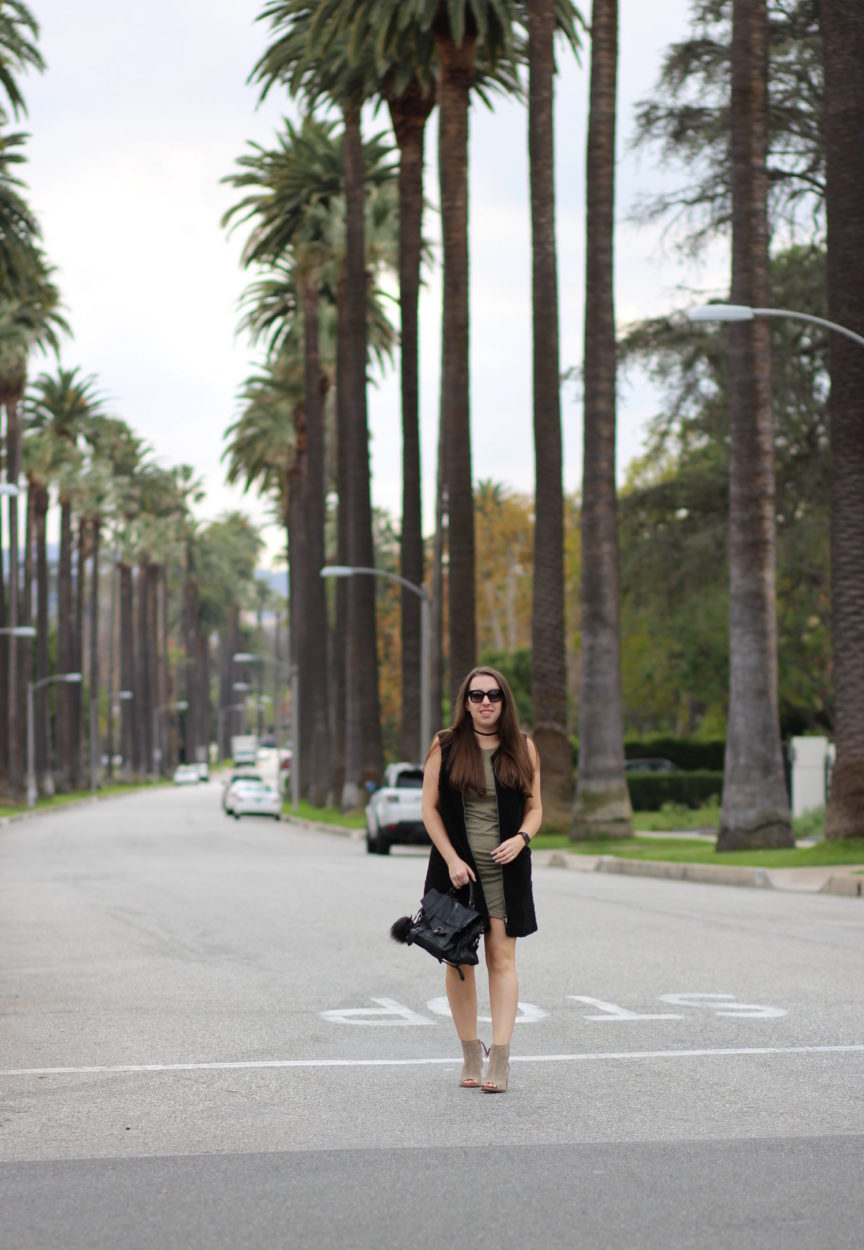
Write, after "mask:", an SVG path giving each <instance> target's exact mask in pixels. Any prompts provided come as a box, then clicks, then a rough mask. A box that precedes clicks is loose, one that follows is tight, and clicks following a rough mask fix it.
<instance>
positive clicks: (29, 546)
mask: <svg viewBox="0 0 864 1250" xmlns="http://www.w3.org/2000/svg"><path fill="white" fill-rule="evenodd" d="M36 491H37V487H36V484H35V483H34V482H33V481H32V480H30V481H28V483H27V520H26V523H25V536H24V596H23V598H22V600H21V607H20V611H19V616H20V620H21V624H22V625H32V624H33V582H34V559H33V544H34V540H35V530H36ZM32 680H33V641H32V639H30V638H24V639H22V640H21V688H20V690H19V691H18V718H19V719H18V723H19V725H21V727H22V731H23V735H24V742H23V747H24V767H25V770H26V769H28V768H29V764H30V760H29V757H28V755H27V735H28V733H29V726H28V724H27V714H28V709H27V704H28V702H29V700H28V698H27V685H28V682H31V681H32ZM33 732H34V746H35V732H36V724H35V719H34V724H33ZM35 763H36V760H35V752H34V760H33V764H34V769H35ZM27 783H28V785H29V776H28V778H27Z"/></svg>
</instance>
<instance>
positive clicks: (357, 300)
mask: <svg viewBox="0 0 864 1250" xmlns="http://www.w3.org/2000/svg"><path fill="white" fill-rule="evenodd" d="M344 142H345V200H346V208H345V219H346V225H345V233H346V243H345V253H346V278H347V307H346V326H345V331H346V343H345V373H346V380H345V383H346V384H345V394H344V399H345V403H346V411H347V424H348V430H349V439H348V448H349V484H348V507H349V513H350V518H351V520H350V539H349V542H350V561H349V563H350V564H352V565H355V566H360V567H363V568H372V567H374V564H375V550H374V544H373V539H372V498H371V480H370V477H371V475H370V469H369V421H368V413H367V407H366V357H367V340H366V285H367V284H366V246H365V242H364V223H363V201H364V164H363V143H362V139H361V135H360V116H359V113H358V112H355V111H353V110H346V113H345V140H344ZM375 592H376V579H375V578H374V577H365V576H364V577H353V578H352V579H351V580H350V582H349V584H348V604H349V608H348V614H349V615H348V636H349V639H350V643H349V646H350V648H351V649H350V651H349V654H350V656H351V658H352V660H353V664H349V666H348V670H347V676H346V680H347V681H348V684H349V689H351V688H353V697H354V698H356V718H355V717H352V718H351V722H350V723H349V725H348V736H349V739H351V738H353V739H354V740H353V742H350V741H349V743H348V744H347V746H346V769H345V785H344V786H343V791H342V804H343V806H352V807H354V806H356V805H357V802H358V798H359V795H360V793H362V792H363V791H364V790H365V785H366V782H370V781H371V782H376V783H377V781H378V779H379V778H380V776H381V768H382V757H381V708H380V702H379V695H378V639H377V623H376V614H375ZM348 697H349V700H350V698H351V697H352V694H351V693H349V696H348Z"/></svg>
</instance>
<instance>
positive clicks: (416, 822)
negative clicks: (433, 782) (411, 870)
mask: <svg viewBox="0 0 864 1250" xmlns="http://www.w3.org/2000/svg"><path fill="white" fill-rule="evenodd" d="M422 801H423V765H422V764H407V763H402V764H389V765H388V766H387V768H386V769H385V772H384V784H383V785H382V787H381V789H380V790H376V791H375V793H374V794H373V795H372V797H371V799H370V800H369V802H368V804H367V806H366V850H367V851H368V852H369V853H370V854H371V855H389V854H390V847H391V846H393V845H394V844H396V843H397V842H398V843H400V844H402V845H408V846H428V845H429V834H428V833H427V832H426V826H425V825H424V824H423V811H422Z"/></svg>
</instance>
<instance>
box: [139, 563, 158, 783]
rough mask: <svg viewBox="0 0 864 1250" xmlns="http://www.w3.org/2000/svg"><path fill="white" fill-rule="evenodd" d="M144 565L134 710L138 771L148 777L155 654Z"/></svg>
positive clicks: (148, 586) (146, 565)
mask: <svg viewBox="0 0 864 1250" xmlns="http://www.w3.org/2000/svg"><path fill="white" fill-rule="evenodd" d="M148 567H149V566H148V564H147V561H146V560H142V561H141V562H140V563H139V565H138V578H137V581H138V595H137V598H138V616H137V622H136V624H137V637H138V645H137V661H138V667H137V677H138V680H137V683H136V687H135V706H136V709H137V712H138V771H139V772H141V773H149V772H151V771H152V769H153V746H154V745H155V744H154V743H153V741H152V734H153V709H154V706H155V705H154V703H153V701H152V698H151V690H152V685H151V678H150V669H151V667H152V666H153V664H154V663H155V659H156V656H155V653H154V652H152V651H151V649H150V645H149V638H148V626H147V622H148V618H149V615H150V579H149V577H148V576H147V570H148Z"/></svg>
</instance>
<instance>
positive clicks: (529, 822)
mask: <svg viewBox="0 0 864 1250" xmlns="http://www.w3.org/2000/svg"><path fill="white" fill-rule="evenodd" d="M525 742H526V745H527V747H528V755H529V757H530V760H531V766H532V768H533V769H534V773H533V776H532V778H531V793H530V794H529V795H528V798H527V799H526V800H525V811H524V812H523V814H522V824H521V826H520V831H519V833H517V834H516V835H515V837H512V838H507V839H506V840H505V841H504V842H501V843H499V844H498V846H496V847H495V850H494V851H493V852H492V858H493V859H494V860H495V862H496V864H509V863H511V862H512V861H513V860H514V859H515V858H516V856H517V855H519V854H520V853H521V852H522V851H524V850H525V839H524V838H523V837H522V834H523V833H527V834H528V837H529V838H533V837H534V835H535V833H539V832H540V826H541V825H542V824H543V802H542V800H541V798H540V756H539V755H538V754H537V748H536V747H535V745H534V743H533V742H532V741H531V739H530V738H526V739H525Z"/></svg>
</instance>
